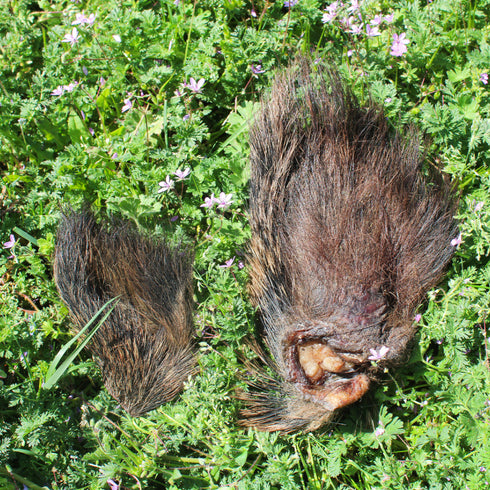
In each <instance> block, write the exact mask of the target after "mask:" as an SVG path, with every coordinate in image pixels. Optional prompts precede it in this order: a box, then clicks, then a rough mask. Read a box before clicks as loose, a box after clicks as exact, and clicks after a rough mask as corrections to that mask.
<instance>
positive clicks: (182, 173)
mask: <svg viewBox="0 0 490 490" xmlns="http://www.w3.org/2000/svg"><path fill="white" fill-rule="evenodd" d="M190 173H191V169H190V168H189V167H187V168H185V169H184V170H180V169H179V170H176V171H175V172H174V175H175V176H176V177H177V180H184V179H185V178H186V177H187V176H188V175H189V174H190Z"/></svg>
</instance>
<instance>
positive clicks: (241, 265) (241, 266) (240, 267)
mask: <svg viewBox="0 0 490 490" xmlns="http://www.w3.org/2000/svg"><path fill="white" fill-rule="evenodd" d="M244 267H245V265H244V263H243V262H242V261H241V260H240V262H238V268H239V269H243V268H244Z"/></svg>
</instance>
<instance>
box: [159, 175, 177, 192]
mask: <svg viewBox="0 0 490 490" xmlns="http://www.w3.org/2000/svg"><path fill="white" fill-rule="evenodd" d="M158 185H159V186H160V189H158V193H160V192H167V191H169V190H170V189H172V187H173V186H174V181H173V180H172V179H171V178H170V175H167V177H166V178H165V180H162V181H161V182H158Z"/></svg>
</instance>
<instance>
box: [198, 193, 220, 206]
mask: <svg viewBox="0 0 490 490" xmlns="http://www.w3.org/2000/svg"><path fill="white" fill-rule="evenodd" d="M216 202H217V200H216V198H215V197H214V192H213V194H211V197H206V198H204V204H201V206H200V207H201V208H208V209H211V208H212V207H213V206H214V205H215V203H216Z"/></svg>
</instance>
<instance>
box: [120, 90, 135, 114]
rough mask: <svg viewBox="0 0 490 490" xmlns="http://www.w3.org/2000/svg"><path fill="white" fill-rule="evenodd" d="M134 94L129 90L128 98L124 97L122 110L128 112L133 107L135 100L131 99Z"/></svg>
mask: <svg viewBox="0 0 490 490" xmlns="http://www.w3.org/2000/svg"><path fill="white" fill-rule="evenodd" d="M132 96H133V94H132V93H131V92H128V98H127V99H124V105H123V106H122V108H121V112H126V111H129V109H131V108H132V107H133V101H132V100H131V97H132Z"/></svg>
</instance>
